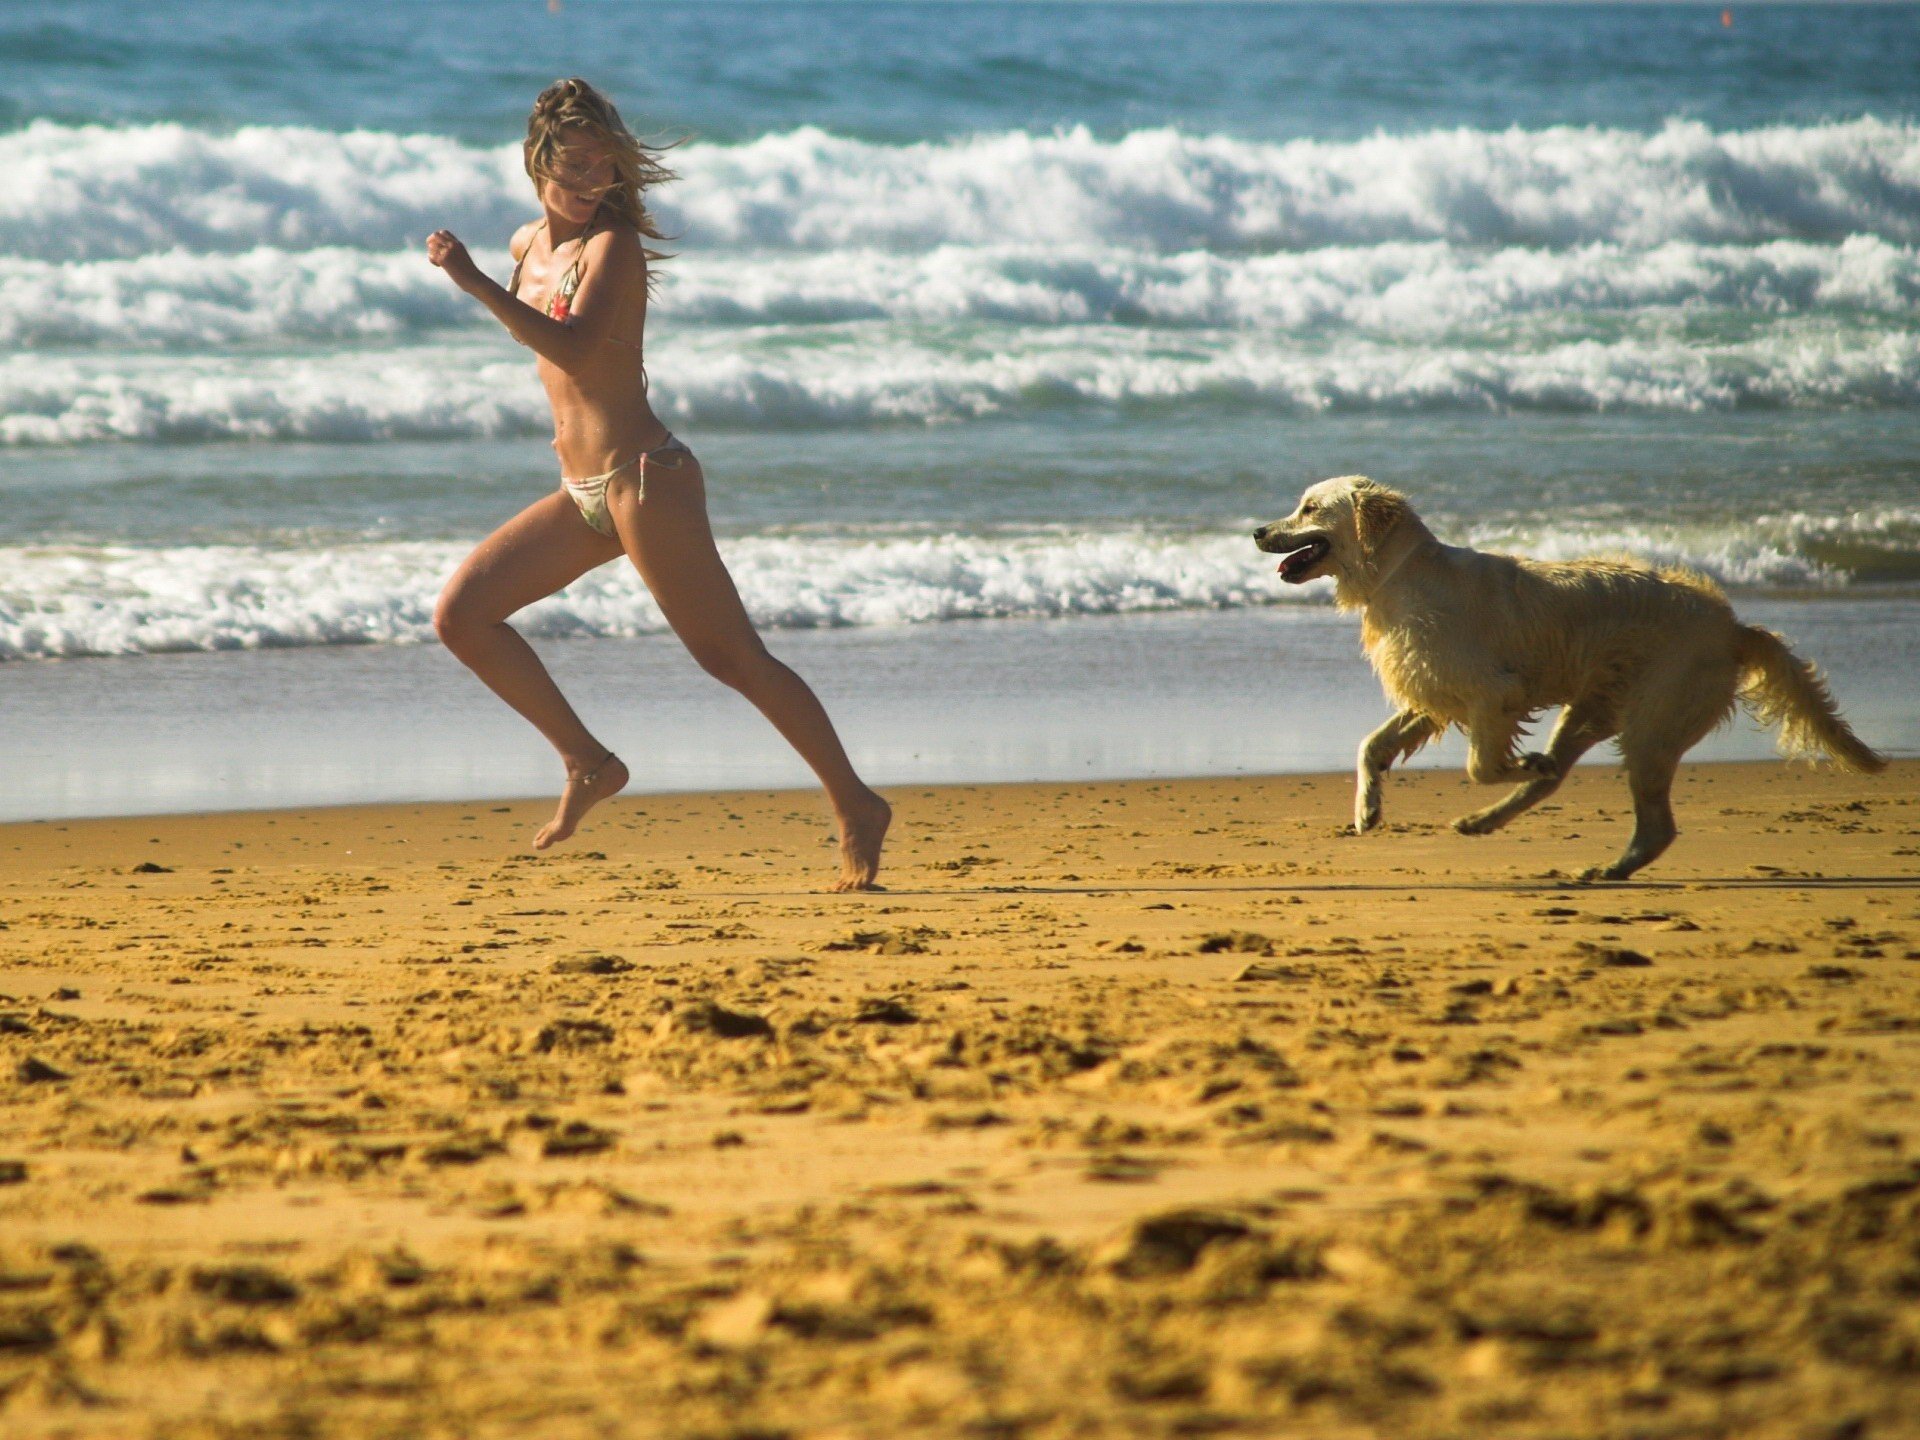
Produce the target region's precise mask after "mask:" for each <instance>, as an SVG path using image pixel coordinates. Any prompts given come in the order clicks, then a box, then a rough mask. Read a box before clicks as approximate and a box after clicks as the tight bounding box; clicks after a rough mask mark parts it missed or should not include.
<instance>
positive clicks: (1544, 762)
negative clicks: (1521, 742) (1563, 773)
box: [1513, 750, 1560, 775]
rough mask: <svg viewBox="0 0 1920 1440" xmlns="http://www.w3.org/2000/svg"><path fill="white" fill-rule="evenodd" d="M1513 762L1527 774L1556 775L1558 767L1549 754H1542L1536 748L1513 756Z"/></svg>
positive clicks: (1558, 771)
mask: <svg viewBox="0 0 1920 1440" xmlns="http://www.w3.org/2000/svg"><path fill="white" fill-rule="evenodd" d="M1513 763H1514V765H1515V766H1516V767H1518V768H1519V769H1521V770H1524V771H1526V772H1527V774H1529V775H1558V774H1559V773H1560V767H1559V766H1558V765H1556V764H1554V761H1553V757H1552V756H1551V755H1543V754H1541V753H1540V752H1539V751H1538V750H1528V751H1527V752H1525V753H1524V754H1521V755H1516V756H1514V759H1513Z"/></svg>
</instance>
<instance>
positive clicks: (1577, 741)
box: [1453, 704, 1614, 835]
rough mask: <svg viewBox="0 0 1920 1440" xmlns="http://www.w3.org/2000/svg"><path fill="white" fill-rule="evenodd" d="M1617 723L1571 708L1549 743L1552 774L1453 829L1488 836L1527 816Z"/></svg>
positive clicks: (1598, 713)
mask: <svg viewBox="0 0 1920 1440" xmlns="http://www.w3.org/2000/svg"><path fill="white" fill-rule="evenodd" d="M1613 730H1614V727H1613V723H1612V721H1611V720H1610V719H1609V718H1608V716H1607V715H1606V714H1605V713H1604V711H1602V710H1601V709H1600V708H1599V707H1597V706H1582V705H1579V704H1574V705H1569V706H1568V707H1567V708H1566V709H1565V710H1563V711H1562V712H1561V713H1560V719H1559V722H1558V723H1557V724H1556V725H1555V726H1554V727H1553V736H1552V738H1551V739H1549V740H1548V741H1547V749H1546V758H1547V759H1548V760H1550V761H1552V762H1553V769H1552V771H1551V772H1550V773H1546V774H1540V775H1536V776H1534V777H1533V778H1532V779H1531V780H1525V781H1522V782H1521V783H1520V784H1518V785H1516V786H1515V787H1514V788H1513V789H1512V790H1511V791H1510V792H1509V793H1508V794H1507V797H1506V798H1505V799H1504V800H1500V801H1498V802H1496V803H1495V804H1492V805H1489V806H1487V808H1486V809H1484V810H1476V811H1474V812H1473V814H1471V815H1462V816H1461V817H1460V818H1459V819H1458V820H1456V821H1454V822H1453V828H1454V829H1455V830H1458V831H1459V832H1460V833H1461V834H1462V835H1486V834H1490V833H1491V832H1493V831H1495V830H1498V829H1499V828H1500V827H1501V826H1502V825H1505V824H1507V823H1508V822H1510V821H1511V820H1513V819H1514V817H1516V816H1518V815H1523V814H1525V813H1526V812H1527V811H1529V810H1531V809H1532V808H1533V807H1534V806H1536V805H1538V804H1539V803H1540V802H1541V801H1542V800H1544V799H1546V798H1547V797H1548V796H1549V795H1551V794H1553V792H1554V791H1556V790H1558V789H1559V788H1560V782H1561V781H1562V780H1565V779H1566V778H1567V773H1568V772H1569V771H1570V770H1572V769H1573V766H1574V762H1575V761H1577V760H1579V758H1580V757H1581V756H1582V755H1584V754H1586V753H1587V751H1589V750H1591V749H1592V748H1593V747H1594V746H1596V745H1598V744H1599V743H1600V742H1601V741H1602V740H1605V739H1606V738H1607V737H1608V736H1610V735H1612V734H1613Z"/></svg>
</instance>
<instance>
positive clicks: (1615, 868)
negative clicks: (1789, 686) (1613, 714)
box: [1580, 643, 1739, 880]
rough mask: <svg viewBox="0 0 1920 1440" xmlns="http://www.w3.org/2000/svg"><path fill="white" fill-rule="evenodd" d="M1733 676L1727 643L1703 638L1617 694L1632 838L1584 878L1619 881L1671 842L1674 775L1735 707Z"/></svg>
mask: <svg viewBox="0 0 1920 1440" xmlns="http://www.w3.org/2000/svg"><path fill="white" fill-rule="evenodd" d="M1738 674H1739V672H1738V669H1737V666H1736V664H1735V662H1734V660H1733V658H1732V652H1731V647H1730V646H1722V645H1720V644H1712V643H1706V644H1701V645H1696V646H1693V647H1690V648H1685V649H1676V650H1672V651H1669V652H1668V653H1667V654H1666V655H1664V656H1662V657H1661V662H1660V664H1659V665H1658V666H1657V667H1655V668H1654V669H1652V670H1650V671H1649V672H1648V673H1647V674H1646V675H1644V676H1643V677H1641V679H1640V680H1639V682H1638V683H1637V684H1636V685H1635V686H1634V687H1633V690H1632V693H1630V694H1628V695H1626V696H1624V697H1622V700H1621V704H1620V758H1621V760H1622V762H1624V764H1625V766H1626V771H1627V787H1628V789H1629V790H1631V791H1632V792H1633V838H1632V839H1630V840H1628V841H1627V848H1626V849H1625V850H1623V851H1621V852H1620V858H1619V859H1618V860H1615V861H1614V862H1613V863H1612V864H1611V865H1596V866H1595V867H1594V868H1593V869H1591V870H1588V871H1587V872H1586V873H1585V874H1583V875H1582V876H1581V877H1580V878H1581V879H1582V880H1624V879H1626V878H1627V877H1628V876H1629V875H1631V874H1633V873H1634V871H1636V870H1638V869H1640V868H1641V867H1642V866H1643V865H1646V864H1647V863H1648V862H1650V861H1652V860H1656V859H1658V858H1659V857H1660V855H1661V854H1662V853H1663V852H1664V851H1665V850H1666V848H1667V847H1668V846H1669V845H1671V844H1673V839H1674V836H1675V835H1677V834H1679V830H1678V828H1677V827H1676V826H1675V825H1674V823H1673V801H1672V795H1673V776H1674V772H1675V771H1677V770H1678V769H1679V768H1680V757H1681V756H1683V755H1685V754H1686V753H1687V751H1689V750H1691V749H1692V748H1693V747H1694V746H1695V745H1698V744H1699V743H1700V741H1701V740H1702V739H1703V738H1704V737H1705V736H1706V734H1707V732H1708V731H1710V730H1712V729H1713V727H1714V726H1715V725H1717V724H1719V723H1720V722H1721V721H1722V720H1724V719H1725V718H1726V716H1727V714H1728V712H1729V711H1730V710H1731V709H1732V708H1733V691H1734V685H1735V683H1736V681H1737V679H1738Z"/></svg>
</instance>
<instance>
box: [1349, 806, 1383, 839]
mask: <svg viewBox="0 0 1920 1440" xmlns="http://www.w3.org/2000/svg"><path fill="white" fill-rule="evenodd" d="M1379 828H1380V807H1379V806H1378V805H1375V806H1373V807H1372V808H1371V809H1360V810H1355V811H1354V812H1353V833H1354V834H1356V835H1364V834H1366V833H1367V832H1368V831H1369V830H1378V829H1379Z"/></svg>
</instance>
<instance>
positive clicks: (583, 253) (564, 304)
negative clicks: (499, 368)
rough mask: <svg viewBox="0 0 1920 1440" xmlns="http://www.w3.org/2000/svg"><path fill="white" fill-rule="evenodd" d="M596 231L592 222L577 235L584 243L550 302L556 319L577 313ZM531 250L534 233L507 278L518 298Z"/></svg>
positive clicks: (643, 373)
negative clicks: (585, 265)
mask: <svg viewBox="0 0 1920 1440" xmlns="http://www.w3.org/2000/svg"><path fill="white" fill-rule="evenodd" d="M546 224H547V222H546V221H545V220H544V219H543V220H541V222H540V224H539V225H538V226H536V227H535V234H538V233H539V231H540V230H543V229H545V228H546ZM592 234H593V226H592V225H588V226H587V228H586V229H585V230H582V231H581V232H580V234H579V235H578V236H577V237H576V238H577V239H578V240H579V242H580V248H579V249H577V250H575V251H574V252H573V263H572V264H571V265H569V266H568V267H567V273H566V274H564V275H562V276H561V277H560V283H559V284H558V285H556V286H555V287H554V290H553V296H552V298H550V299H549V300H548V301H547V314H548V315H550V316H551V317H553V318H554V319H555V320H565V319H566V318H567V316H568V315H570V314H572V313H573V296H574V292H575V291H576V290H578V289H579V288H580V265H581V262H582V261H584V260H585V259H586V258H587V239H588V237H589V236H591V235H592ZM531 249H533V236H532V235H529V236H528V237H527V249H526V250H522V251H521V252H520V258H519V259H518V260H516V261H514V262H513V278H512V279H510V280H509V281H507V293H508V294H509V295H512V296H515V297H516V298H517V297H518V296H519V294H520V268H521V267H522V266H523V265H525V264H526V263H527V251H528V250H531ZM608 338H609V339H610V340H612V341H613V343H614V344H616V345H625V346H627V347H629V348H630V349H632V350H636V351H637V350H639V348H640V342H639V341H638V340H622V339H621V338H620V337H619V336H617V335H613V336H609V337H608ZM640 384H641V386H642V387H645V386H646V385H647V367H646V365H645V363H644V362H643V363H642V364H641V366H640Z"/></svg>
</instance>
